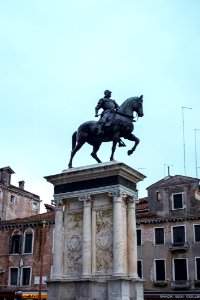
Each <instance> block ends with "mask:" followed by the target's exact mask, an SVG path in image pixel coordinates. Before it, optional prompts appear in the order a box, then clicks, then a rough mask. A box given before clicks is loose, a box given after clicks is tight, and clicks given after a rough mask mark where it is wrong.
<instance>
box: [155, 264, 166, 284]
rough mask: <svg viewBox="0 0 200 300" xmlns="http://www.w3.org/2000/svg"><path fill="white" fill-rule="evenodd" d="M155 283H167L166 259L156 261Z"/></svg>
mask: <svg viewBox="0 0 200 300" xmlns="http://www.w3.org/2000/svg"><path fill="white" fill-rule="evenodd" d="M154 264H155V281H165V259H155V260H154Z"/></svg>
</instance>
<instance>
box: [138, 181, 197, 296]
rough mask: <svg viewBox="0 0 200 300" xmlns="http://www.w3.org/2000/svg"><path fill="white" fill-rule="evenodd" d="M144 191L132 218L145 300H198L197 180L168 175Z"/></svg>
mask: <svg viewBox="0 0 200 300" xmlns="http://www.w3.org/2000/svg"><path fill="white" fill-rule="evenodd" d="M147 191H148V197H147V198H144V199H141V200H140V202H139V203H138V205H137V215H136V217H137V244H138V247H137V248H138V274H139V275H140V277H142V278H144V280H145V284H144V289H145V299H152V300H153V299H161V298H162V299H178V298H180V299H197V298H200V188H199V179H197V178H191V177H186V176H179V175H176V176H168V177H166V178H164V179H162V180H160V181H158V182H156V183H155V184H153V185H151V186H149V187H148V188H147Z"/></svg>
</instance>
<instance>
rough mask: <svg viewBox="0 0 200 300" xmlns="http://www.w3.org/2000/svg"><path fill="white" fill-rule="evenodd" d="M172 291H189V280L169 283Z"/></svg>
mask: <svg viewBox="0 0 200 300" xmlns="http://www.w3.org/2000/svg"><path fill="white" fill-rule="evenodd" d="M171 287H172V289H173V290H189V289H190V287H191V283H190V281H189V280H176V281H172V282H171Z"/></svg>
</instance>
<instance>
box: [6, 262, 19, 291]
mask: <svg viewBox="0 0 200 300" xmlns="http://www.w3.org/2000/svg"><path fill="white" fill-rule="evenodd" d="M12 269H17V284H11V270H12ZM8 285H9V286H18V285H19V267H15V266H12V267H9V274H8Z"/></svg>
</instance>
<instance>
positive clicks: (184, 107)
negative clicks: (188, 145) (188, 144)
mask: <svg viewBox="0 0 200 300" xmlns="http://www.w3.org/2000/svg"><path fill="white" fill-rule="evenodd" d="M184 109H192V108H191V107H186V106H182V122H183V163H184V174H185V175H186V165H185V122H184Z"/></svg>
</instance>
